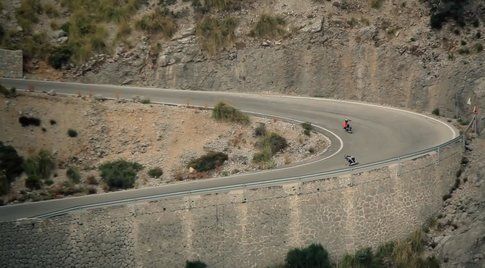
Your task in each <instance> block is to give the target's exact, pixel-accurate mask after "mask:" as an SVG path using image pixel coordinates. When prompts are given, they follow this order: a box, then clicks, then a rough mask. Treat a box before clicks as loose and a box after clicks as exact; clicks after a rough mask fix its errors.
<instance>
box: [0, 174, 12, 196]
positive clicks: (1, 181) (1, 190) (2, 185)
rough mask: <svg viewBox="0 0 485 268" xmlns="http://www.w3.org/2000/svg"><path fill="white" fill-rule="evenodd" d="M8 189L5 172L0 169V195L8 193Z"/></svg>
mask: <svg viewBox="0 0 485 268" xmlns="http://www.w3.org/2000/svg"><path fill="white" fill-rule="evenodd" d="M9 189H10V182H9V181H8V179H7V175H6V174H5V170H2V169H0V195H4V194H6V193H8V190H9ZM0 200H2V199H0Z"/></svg>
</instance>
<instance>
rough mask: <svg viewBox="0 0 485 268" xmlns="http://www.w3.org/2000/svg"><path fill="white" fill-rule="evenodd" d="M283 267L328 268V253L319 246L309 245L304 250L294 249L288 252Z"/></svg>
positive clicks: (329, 265)
mask: <svg viewBox="0 0 485 268" xmlns="http://www.w3.org/2000/svg"><path fill="white" fill-rule="evenodd" d="M285 267H287V268H300V267H320V268H330V267H332V266H331V264H330V260H329V257H328V252H327V251H326V250H325V249H324V248H323V247H322V245H320V244H311V245H310V246H308V247H306V248H302V249H299V248H296V249H292V250H290V251H288V253H287V254H286V259H285Z"/></svg>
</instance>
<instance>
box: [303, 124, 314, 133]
mask: <svg viewBox="0 0 485 268" xmlns="http://www.w3.org/2000/svg"><path fill="white" fill-rule="evenodd" d="M301 127H302V128H303V134H305V135H307V136H310V134H311V131H312V130H313V126H312V123H310V122H305V123H302V124H301Z"/></svg>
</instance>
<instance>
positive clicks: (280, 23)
mask: <svg viewBox="0 0 485 268" xmlns="http://www.w3.org/2000/svg"><path fill="white" fill-rule="evenodd" d="M285 26H286V21H285V19H284V18H283V17H280V16H271V15H268V14H262V15H261V16H259V19H258V22H256V24H255V25H254V27H253V28H252V29H251V31H250V33H249V35H250V36H252V37H256V38H261V39H277V38H281V37H283V36H284V35H285V34H286V29H285Z"/></svg>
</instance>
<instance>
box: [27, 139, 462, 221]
mask: <svg viewBox="0 0 485 268" xmlns="http://www.w3.org/2000/svg"><path fill="white" fill-rule="evenodd" d="M456 143H463V144H464V136H463V135H459V136H458V137H455V138H453V139H452V140H449V141H447V142H445V143H442V144H440V145H437V146H433V147H431V148H428V149H423V150H419V151H417V152H413V153H409V154H405V155H401V156H397V157H393V158H389V159H385V160H382V161H378V162H373V163H369V164H365V165H361V166H357V167H347V168H340V169H335V170H330V171H325V172H320V173H315V174H310V175H305V176H297V177H290V178H282V179H277V180H268V181H259V182H252V183H242V184H234V185H228V186H219V187H210V188H205V189H198V190H191V191H181V192H177V193H165V194H158V195H151V196H145V197H138V198H131V199H123V200H116V201H108V202H102V203H97V204H89V205H79V206H74V207H70V208H67V209H62V210H58V211H53V212H49V213H44V214H41V215H37V216H35V217H33V218H49V217H54V216H60V215H63V214H66V213H68V212H72V211H75V210H81V209H88V208H97V207H103V206H110V205H121V204H126V203H130V202H139V201H150V200H156V199H160V198H167V197H176V196H186V195H194V194H209V193H216V192H225V191H230V190H235V189H241V188H244V189H250V188H256V187H268V186H275V185H280V184H282V183H288V182H303V181H312V180H317V179H325V178H330V177H333V176H337V175H341V174H349V173H350V174H352V173H355V172H364V171H368V170H372V169H376V168H380V167H384V166H386V165H388V164H390V163H396V162H397V163H400V162H401V161H405V160H410V159H413V158H417V157H420V156H424V155H426V154H429V153H431V152H437V153H438V154H439V152H440V151H441V150H442V149H443V148H445V147H447V146H450V145H452V144H456Z"/></svg>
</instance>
